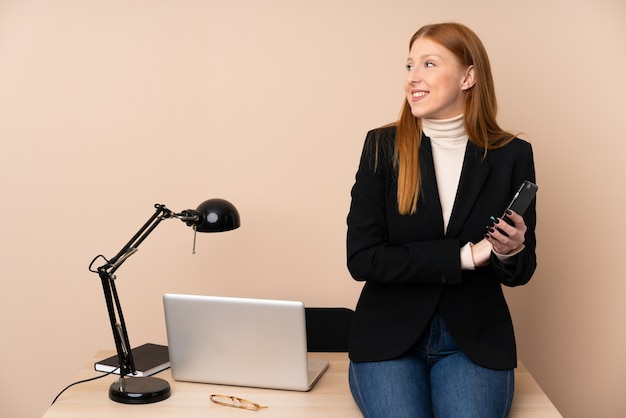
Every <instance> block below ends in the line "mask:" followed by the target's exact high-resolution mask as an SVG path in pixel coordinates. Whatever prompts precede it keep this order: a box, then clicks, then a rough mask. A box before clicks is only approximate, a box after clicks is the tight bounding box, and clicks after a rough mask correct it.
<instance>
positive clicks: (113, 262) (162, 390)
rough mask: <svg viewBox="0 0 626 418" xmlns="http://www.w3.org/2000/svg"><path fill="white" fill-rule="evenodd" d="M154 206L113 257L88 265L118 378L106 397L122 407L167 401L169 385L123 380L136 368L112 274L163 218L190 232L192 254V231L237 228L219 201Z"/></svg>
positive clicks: (235, 216) (231, 211) (230, 209)
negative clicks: (101, 301)
mask: <svg viewBox="0 0 626 418" xmlns="http://www.w3.org/2000/svg"><path fill="white" fill-rule="evenodd" d="M154 207H155V208H156V211H155V213H154V215H152V216H151V217H150V219H148V221H147V222H146V223H145V224H144V225H143V226H142V227H141V229H140V230H139V231H137V233H136V234H135V235H134V236H133V237H132V238H131V239H130V241H129V242H128V243H127V244H126V245H125V246H124V248H122V249H121V250H120V252H119V253H117V255H116V256H115V257H113V258H111V259H107V258H105V257H104V256H102V255H98V256H96V258H94V259H93V261H92V262H91V264H89V271H91V272H92V273H98V275H99V276H100V280H101V281H102V288H103V290H104V298H105V300H106V305H107V310H108V312H109V320H110V322H111V329H112V331H113V339H114V340H115V348H116V350H117V357H118V359H119V371H120V378H119V379H118V380H117V381H116V382H114V383H113V384H111V387H110V388H109V398H110V399H112V400H113V401H116V402H120V403H125V404H146V403H153V402H159V401H162V400H164V399H167V398H169V396H170V385H169V383H168V382H167V381H166V380H163V379H159V378H156V377H130V378H128V377H127V376H129V375H133V374H135V372H136V369H135V364H134V361H133V356H132V351H131V349H130V347H131V345H130V342H129V340H128V333H127V331H126V324H125V322H124V315H123V314H122V307H121V305H120V300H119V297H118V294H117V290H116V288H115V279H116V277H115V274H114V273H115V272H116V271H117V269H118V268H119V267H120V266H121V265H122V263H124V261H126V260H127V259H128V257H130V256H131V255H133V254H134V253H136V252H137V248H138V247H139V245H140V244H141V243H142V242H143V241H144V240H145V239H146V237H147V236H148V235H149V234H150V233H151V232H152V231H153V230H154V229H155V228H156V227H157V225H158V224H159V223H160V222H161V221H163V220H164V219H169V218H178V219H180V220H181V221H183V222H185V223H186V224H187V226H191V227H192V228H193V229H194V244H193V247H194V251H193V252H194V253H195V243H196V239H195V235H196V234H195V233H196V232H223V231H230V230H232V229H236V228H238V227H239V225H240V220H239V213H238V212H237V209H236V208H235V207H234V206H233V205H232V204H231V203H230V202H228V201H226V200H223V199H209V200H207V201H205V202H203V203H201V204H200V206H198V208H197V209H196V210H192V209H187V210H184V211H182V212H181V213H173V212H172V211H171V210H169V209H168V208H166V207H165V206H164V205H161V204H156V205H154ZM100 258H101V259H103V260H104V262H105V264H103V265H102V266H100V267H98V268H97V269H94V267H93V266H94V263H95V262H96V260H98V259H100Z"/></svg>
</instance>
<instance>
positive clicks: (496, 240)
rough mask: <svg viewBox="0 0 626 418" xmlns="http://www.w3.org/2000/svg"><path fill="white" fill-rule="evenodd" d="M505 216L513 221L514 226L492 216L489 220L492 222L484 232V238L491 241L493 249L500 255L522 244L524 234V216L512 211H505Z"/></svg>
mask: <svg viewBox="0 0 626 418" xmlns="http://www.w3.org/2000/svg"><path fill="white" fill-rule="evenodd" d="M506 216H507V218H509V219H510V220H511V222H513V224H514V226H511V225H509V224H508V223H507V222H506V221H503V220H502V219H500V218H497V219H496V218H494V217H492V218H491V220H492V221H493V222H494V223H493V225H492V226H490V227H487V233H486V234H485V239H486V240H487V241H488V242H489V243H491V245H492V247H493V251H495V252H496V253H497V254H501V255H506V254H509V253H510V252H512V251H515V250H517V249H519V248H520V247H521V246H522V244H524V235H525V234H526V224H525V223H524V218H522V217H521V216H520V215H518V214H517V213H515V212H513V211H509V212H507V215H506Z"/></svg>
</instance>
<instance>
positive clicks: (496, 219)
mask: <svg viewBox="0 0 626 418" xmlns="http://www.w3.org/2000/svg"><path fill="white" fill-rule="evenodd" d="M489 219H491V222H493V223H494V224H497V223H498V222H500V220H499V219H498V218H496V217H495V216H492V217H490V218H489Z"/></svg>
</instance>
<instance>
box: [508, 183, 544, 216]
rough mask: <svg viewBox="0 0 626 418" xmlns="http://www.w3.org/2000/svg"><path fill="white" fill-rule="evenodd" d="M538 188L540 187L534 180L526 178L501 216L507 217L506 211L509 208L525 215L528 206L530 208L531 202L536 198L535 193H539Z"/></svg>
mask: <svg viewBox="0 0 626 418" xmlns="http://www.w3.org/2000/svg"><path fill="white" fill-rule="evenodd" d="M538 189H539V187H537V185H536V184H535V183H533V182H532V181H528V180H524V182H523V183H522V184H521V185H520V186H519V188H518V189H517V191H516V192H515V194H514V195H513V198H512V199H511V202H510V203H509V205H508V206H507V207H506V209H505V210H504V213H503V214H502V216H501V218H502V219H507V218H506V212H507V211H508V210H512V211H513V212H515V213H517V214H518V215H523V214H524V212H525V211H526V208H528V205H530V202H532V201H533V199H534V198H535V194H537V190H538Z"/></svg>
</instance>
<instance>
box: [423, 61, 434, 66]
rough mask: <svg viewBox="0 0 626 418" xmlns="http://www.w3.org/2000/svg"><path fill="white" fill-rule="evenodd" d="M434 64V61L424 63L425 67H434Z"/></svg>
mask: <svg viewBox="0 0 626 418" xmlns="http://www.w3.org/2000/svg"><path fill="white" fill-rule="evenodd" d="M434 66H435V63H434V62H432V61H426V62H425V63H424V67H434Z"/></svg>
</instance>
